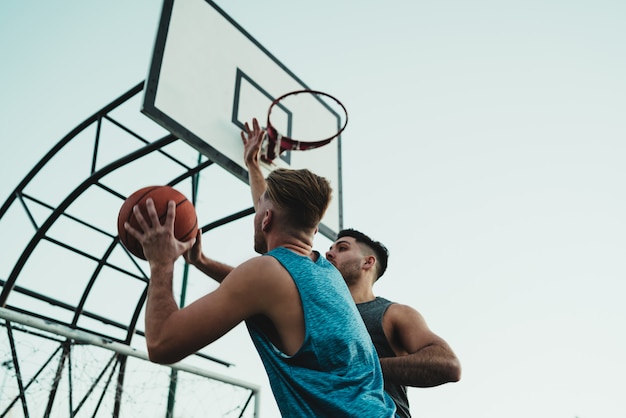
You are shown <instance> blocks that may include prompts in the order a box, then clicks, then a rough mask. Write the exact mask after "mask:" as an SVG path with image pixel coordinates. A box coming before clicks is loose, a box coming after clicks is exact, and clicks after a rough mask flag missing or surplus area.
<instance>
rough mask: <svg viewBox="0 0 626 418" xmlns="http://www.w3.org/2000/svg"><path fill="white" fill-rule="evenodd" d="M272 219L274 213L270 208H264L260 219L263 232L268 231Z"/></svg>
mask: <svg viewBox="0 0 626 418" xmlns="http://www.w3.org/2000/svg"><path fill="white" fill-rule="evenodd" d="M273 219H274V213H273V212H272V211H271V210H269V209H266V210H265V213H264V214H263V220H262V221H261V230H262V231H263V232H267V231H269V229H270V227H271V225H272V221H273Z"/></svg>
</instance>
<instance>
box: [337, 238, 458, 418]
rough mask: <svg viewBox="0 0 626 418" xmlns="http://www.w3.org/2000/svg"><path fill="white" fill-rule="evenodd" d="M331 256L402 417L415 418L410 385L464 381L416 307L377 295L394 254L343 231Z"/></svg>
mask: <svg viewBox="0 0 626 418" xmlns="http://www.w3.org/2000/svg"><path fill="white" fill-rule="evenodd" d="M326 258H327V259H328V261H330V262H331V264H333V265H334V266H335V267H337V269H338V270H339V271H340V272H341V275H342V276H343V279H344V281H345V282H346V284H347V285H348V288H349V290H350V294H351V295H352V298H353V299H354V301H355V302H356V304H357V308H358V309H359V312H360V314H361V317H362V318H363V321H364V322H365V325H366V327H367V330H368V332H369V334H370V336H371V337H372V341H373V342H374V346H375V347H376V351H377V353H378V357H379V358H380V364H381V367H382V370H383V376H384V380H385V391H387V393H388V394H389V395H391V397H392V398H393V400H394V402H395V403H396V407H397V414H398V415H399V416H401V417H410V416H411V415H410V412H409V402H408V398H407V392H406V390H407V388H406V387H407V386H414V387H432V386H438V385H441V384H444V383H448V382H456V381H458V380H459V379H460V378H461V365H460V363H459V360H458V359H457V357H456V355H455V354H454V352H453V351H452V349H451V348H450V346H449V345H448V344H447V343H446V342H445V341H444V340H443V339H442V338H441V337H439V336H437V335H436V334H435V333H433V332H432V331H431V330H430V329H429V327H428V325H427V324H426V321H425V320H424V318H423V317H422V315H420V313H419V312H417V311H416V310H415V309H413V308H411V307H410V306H407V305H402V304H399V303H393V302H390V301H389V300H387V299H384V298H381V297H376V296H375V295H374V291H373V286H374V283H376V281H377V280H378V279H379V278H380V277H381V276H382V275H383V274H384V273H385V270H386V269H387V262H388V258H389V252H388V251H387V248H386V247H385V246H384V245H383V244H381V243H380V242H378V241H374V240H372V239H371V238H370V237H368V236H367V235H365V234H363V233H362V232H359V231H356V230H354V229H345V230H343V231H340V232H339V234H338V235H337V239H336V240H335V242H334V243H333V244H332V245H331V247H330V249H329V250H328V252H326Z"/></svg>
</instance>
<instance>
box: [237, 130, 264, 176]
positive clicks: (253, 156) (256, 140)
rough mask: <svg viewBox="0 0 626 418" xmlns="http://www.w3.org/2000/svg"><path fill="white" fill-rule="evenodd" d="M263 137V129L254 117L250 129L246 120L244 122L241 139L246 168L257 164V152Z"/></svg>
mask: <svg viewBox="0 0 626 418" xmlns="http://www.w3.org/2000/svg"><path fill="white" fill-rule="evenodd" d="M264 137H265V131H264V130H262V129H261V127H260V126H259V122H258V121H257V119H256V118H253V119H252V129H250V125H248V122H246V123H245V125H244V129H243V131H242V132H241V140H242V141H243V148H244V150H243V159H244V161H245V163H246V166H248V168H250V167H251V166H252V167H254V166H258V165H259V153H260V151H261V145H262V144H263V138H264Z"/></svg>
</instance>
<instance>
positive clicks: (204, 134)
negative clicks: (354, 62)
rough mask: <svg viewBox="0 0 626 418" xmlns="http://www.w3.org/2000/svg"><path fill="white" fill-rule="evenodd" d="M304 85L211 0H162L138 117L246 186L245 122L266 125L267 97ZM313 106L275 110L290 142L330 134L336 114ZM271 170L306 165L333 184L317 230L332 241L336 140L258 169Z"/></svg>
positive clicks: (336, 208) (338, 208) (338, 210)
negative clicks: (158, 126) (144, 117)
mask: <svg viewBox="0 0 626 418" xmlns="http://www.w3.org/2000/svg"><path fill="white" fill-rule="evenodd" d="M304 88H309V87H308V86H307V85H305V84H304V83H303V82H302V81H301V80H300V79H299V78H298V77H296V76H295V75H294V74H293V73H292V72H291V71H289V69H287V67H286V66H285V65H283V64H282V63H281V62H280V61H278V59H276V58H275V57H274V56H273V55H272V54H271V53H270V52H269V51H268V50H267V49H265V48H264V47H263V46H262V45H260V44H259V43H258V42H257V41H256V40H255V39H254V38H253V37H252V36H251V35H250V34H248V33H247V32H246V31H245V30H244V29H243V28H241V27H240V26H239V25H238V24H237V23H236V22H234V21H233V20H232V19H231V18H230V17H229V16H228V15H226V13H224V12H223V11H222V10H221V9H220V8H219V7H218V6H217V5H216V4H215V3H213V2H211V1H206V0H165V1H164V4H163V11H162V16H161V22H160V25H159V30H158V34H157V39H156V43H155V48H154V54H153V58H152V63H151V67H150V71H149V75H148V79H147V81H146V88H145V97H144V104H143V109H142V112H143V113H144V114H146V115H147V116H149V117H150V118H152V119H153V120H155V121H156V122H158V123H159V124H161V125H162V126H163V127H164V128H166V129H167V130H169V131H170V132H172V133H173V134H175V135H177V136H179V137H180V138H181V139H183V140H184V141H186V142H188V143H189V144H190V145H192V146H193V147H195V148H197V149H198V150H199V151H200V152H202V153H203V154H204V155H206V156H207V157H208V158H209V159H211V160H213V161H214V162H216V163H217V164H219V165H221V166H222V167H223V168H224V169H226V170H228V171H229V172H230V173H232V174H233V175H234V176H236V177H238V178H240V179H241V180H242V181H245V182H247V181H248V173H247V171H246V169H245V164H244V162H243V144H242V142H241V137H240V132H241V129H242V127H243V124H244V123H245V122H250V121H251V120H252V118H253V117H256V118H257V119H258V120H259V122H260V123H261V125H263V126H264V125H265V123H266V119H267V110H268V108H269V105H270V104H271V102H272V100H273V99H275V98H276V97H279V96H281V95H283V94H285V93H287V92H290V91H294V90H300V89H304ZM318 89H319V90H322V91H323V90H324V89H323V88H318ZM312 103H313V105H312V106H313V108H311V109H309V110H308V111H306V112H303V111H302V110H300V109H288V108H284V107H283V108H275V109H274V111H273V112H272V124H273V125H274V126H275V127H276V128H277V129H278V130H279V132H281V133H283V134H284V135H287V136H291V137H293V138H296V139H297V138H298V137H299V136H300V137H302V138H306V139H307V140H310V138H315V137H316V135H317V132H316V130H318V129H319V139H323V138H324V136H323V135H326V136H328V135H327V134H328V132H330V131H333V129H334V131H335V132H336V131H337V130H338V128H339V127H340V126H341V125H340V124H341V120H340V115H339V114H338V113H336V112H335V111H334V110H333V109H331V108H329V107H327V106H324V105H323V103H321V102H319V101H315V100H313V101H312ZM277 123H278V125H277ZM277 167H284V168H307V169H309V170H311V171H313V172H315V173H316V174H318V175H321V176H324V177H326V178H327V179H328V180H329V181H330V182H331V185H332V187H333V200H332V202H331V204H330V206H329V208H328V211H327V213H326V216H325V218H324V219H323V220H322V225H320V232H321V233H322V234H324V235H325V236H327V237H328V238H330V239H334V236H335V234H336V232H338V231H339V230H340V229H341V227H342V223H343V222H342V190H341V187H342V185H341V138H337V139H335V140H334V141H333V142H332V143H330V144H329V145H326V146H324V147H321V148H316V149H313V150H308V151H291V152H287V153H286V154H285V155H283V156H281V158H277V159H276V160H274V162H273V164H272V165H271V166H270V165H266V164H264V165H263V169H264V171H265V174H266V175H267V174H269V172H270V171H271V170H272V169H274V168H277Z"/></svg>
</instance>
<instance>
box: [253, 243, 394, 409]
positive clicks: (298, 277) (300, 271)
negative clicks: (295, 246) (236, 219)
mask: <svg viewBox="0 0 626 418" xmlns="http://www.w3.org/2000/svg"><path fill="white" fill-rule="evenodd" d="M268 255H269V256H272V257H274V258H276V259H277V260H278V261H279V262H280V263H281V264H282V266H283V267H284V268H285V269H286V270H287V271H288V272H289V274H290V275H291V277H292V278H293V281H294V282H295V284H296V286H297V288H298V292H299V294H300V299H301V302H302V309H303V313H304V322H305V338H304V343H303V344H302V347H301V348H300V349H299V350H298V351H297V352H296V353H295V354H294V355H293V356H288V355H286V354H285V353H283V352H281V351H280V350H278V348H276V346H275V345H274V344H272V343H271V342H270V339H269V338H268V336H267V335H266V333H264V332H262V331H261V327H262V325H261V323H260V322H259V320H258V319H251V320H248V321H247V324H248V329H249V331H250V335H251V337H252V339H253V341H254V343H255V345H256V347H257V350H258V351H259V354H260V356H261V358H262V360H263V363H264V365H265V368H266V370H267V372H268V375H269V378H270V382H271V384H272V390H273V392H274V395H275V397H276V400H277V402H278V405H279V408H280V410H281V413H282V414H283V416H290V417H291V416H298V417H306V416H310V417H325V416H326V417H338V416H341V417H351V416H353V417H364V416H372V417H373V416H375V417H381V418H382V417H392V416H393V415H394V413H393V411H394V409H395V408H394V406H393V402H392V401H391V399H390V398H389V397H388V395H386V394H385V393H384V392H383V390H382V386H383V380H382V372H381V370H380V365H379V363H378V359H377V356H376V351H375V349H374V347H373V345H372V343H371V340H370V338H369V335H368V334H367V331H366V329H365V327H364V325H363V323H362V321H361V320H360V318H359V314H358V311H357V310H356V307H355V305H354V303H353V302H352V298H351V296H350V293H349V292H348V290H347V288H346V287H345V284H344V282H343V279H342V278H341V275H340V274H339V273H338V272H337V270H336V269H335V268H334V267H333V266H332V265H331V264H330V263H328V262H327V261H326V260H325V259H324V258H323V257H321V256H319V255H318V259H317V260H316V261H315V262H314V261H312V260H311V259H310V258H309V257H306V256H301V255H297V254H295V253H294V252H292V251H289V250H287V249H285V248H276V249H274V250H272V251H270V252H269V253H268Z"/></svg>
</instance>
